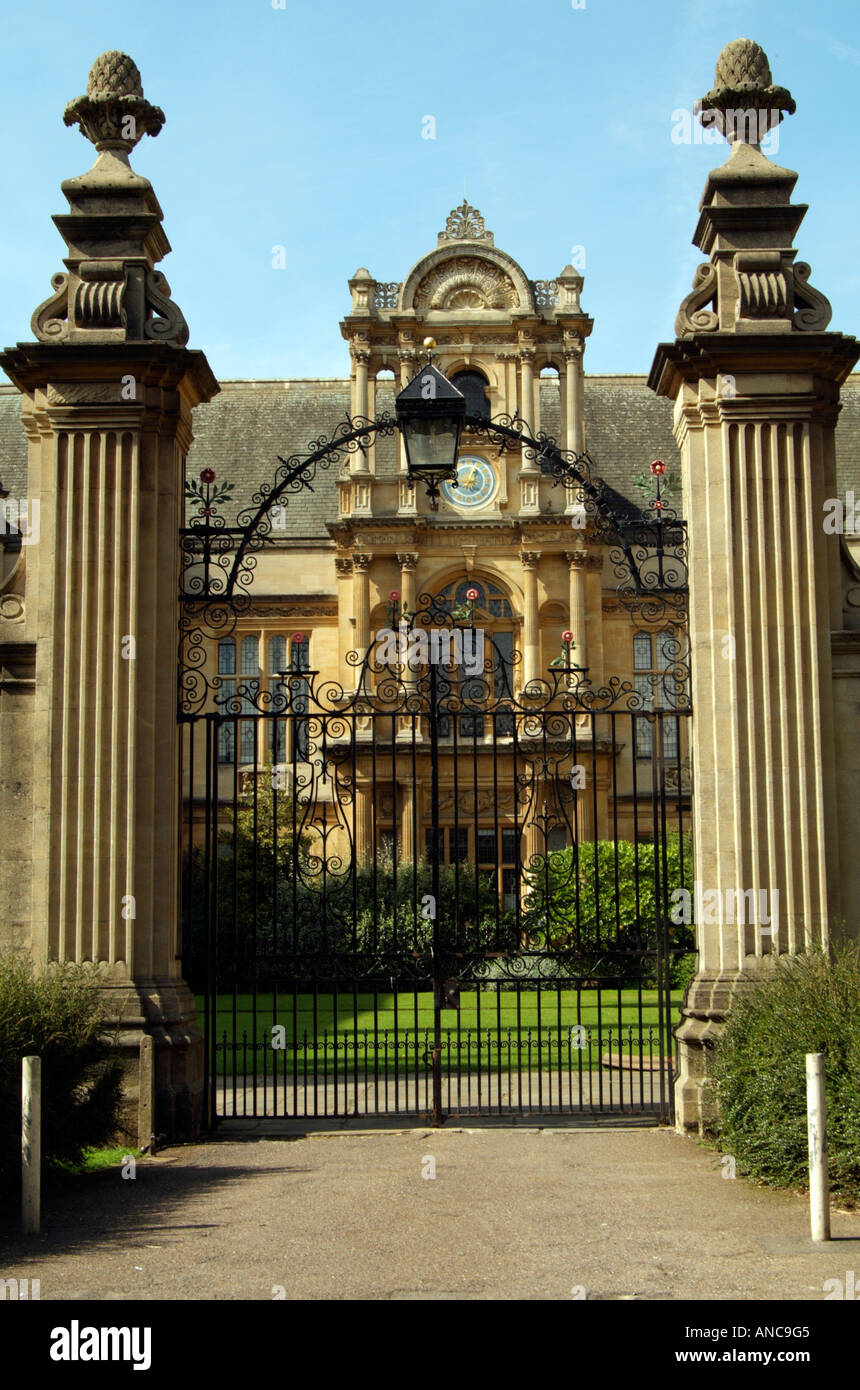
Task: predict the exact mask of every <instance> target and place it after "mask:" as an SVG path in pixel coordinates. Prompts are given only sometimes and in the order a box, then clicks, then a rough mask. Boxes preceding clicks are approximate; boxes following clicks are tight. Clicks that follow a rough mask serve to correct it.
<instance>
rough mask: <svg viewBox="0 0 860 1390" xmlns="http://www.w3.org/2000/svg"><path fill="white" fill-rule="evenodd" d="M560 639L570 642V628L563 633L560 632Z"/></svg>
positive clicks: (571, 634) (571, 636) (571, 635)
mask: <svg viewBox="0 0 860 1390" xmlns="http://www.w3.org/2000/svg"><path fill="white" fill-rule="evenodd" d="M561 640H562V642H572V641H573V633H572V632H571V631H570V630H568V631H567V632H563V633H562V634H561Z"/></svg>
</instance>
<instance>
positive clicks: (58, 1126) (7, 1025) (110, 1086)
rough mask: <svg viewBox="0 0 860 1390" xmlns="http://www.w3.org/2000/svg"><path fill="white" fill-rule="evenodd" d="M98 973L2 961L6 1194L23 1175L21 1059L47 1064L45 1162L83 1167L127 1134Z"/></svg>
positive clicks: (0, 1116)
mask: <svg viewBox="0 0 860 1390" xmlns="http://www.w3.org/2000/svg"><path fill="white" fill-rule="evenodd" d="M102 1027H103V1025H102V1007H101V999H100V993H99V989H98V985H97V984H96V982H95V980H94V978H93V975H92V971H87V970H85V968H84V967H82V966H77V965H71V964H68V965H53V966H51V967H50V968H49V969H47V970H41V971H37V970H36V968H35V967H34V964H33V961H32V960H31V958H30V957H29V956H27V955H25V954H24V953H23V952H9V953H6V954H0V1192H4V1193H6V1194H7V1195H8V1194H10V1193H13V1192H14V1191H16V1190H17V1187H18V1184H19V1182H20V1174H21V1058H22V1057H26V1056H30V1055H37V1056H40V1057H41V1058H42V1157H43V1161H45V1162H46V1163H56V1162H62V1161H65V1162H72V1163H76V1162H79V1161H80V1159H81V1155H82V1152H83V1150H84V1149H85V1148H88V1147H90V1146H96V1145H100V1144H103V1143H106V1142H108V1141H109V1140H111V1139H112V1138H113V1137H114V1136H115V1134H116V1132H117V1130H118V1128H119V1107H120V1102H121V1073H120V1069H119V1067H118V1066H117V1065H116V1063H112V1062H110V1061H109V1060H108V1055H109V1050H108V1043H107V1040H106V1039H105V1038H104V1037H103V1035H102Z"/></svg>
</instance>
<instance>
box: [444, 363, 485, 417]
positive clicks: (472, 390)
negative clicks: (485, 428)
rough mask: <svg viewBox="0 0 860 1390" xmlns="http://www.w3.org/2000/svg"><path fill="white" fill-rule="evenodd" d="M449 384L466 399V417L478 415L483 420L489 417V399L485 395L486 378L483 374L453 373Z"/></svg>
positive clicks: (470, 372)
mask: <svg viewBox="0 0 860 1390" xmlns="http://www.w3.org/2000/svg"><path fill="white" fill-rule="evenodd" d="M451 384H452V386H456V388H457V390H458V391H462V393H463V395H464V396H465V397H466V414H467V415H480V416H483V417H484V418H486V417H487V416H489V413H490V399H489V396H488V395H487V378H486V377H485V376H484V374H483V372H477V371H474V370H471V371H468V372H455V373H454V375H453V376H452V377H451Z"/></svg>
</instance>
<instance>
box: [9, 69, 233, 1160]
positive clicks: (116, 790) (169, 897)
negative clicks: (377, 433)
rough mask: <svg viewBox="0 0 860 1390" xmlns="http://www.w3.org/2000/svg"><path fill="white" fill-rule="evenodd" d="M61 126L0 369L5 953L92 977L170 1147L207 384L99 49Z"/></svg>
mask: <svg viewBox="0 0 860 1390" xmlns="http://www.w3.org/2000/svg"><path fill="white" fill-rule="evenodd" d="M64 119H65V122H66V124H67V125H73V124H74V125H77V126H79V127H80V130H81V132H82V134H83V135H85V136H86V138H87V139H88V140H90V141H91V142H92V143H93V144H94V145H95V148H96V160H95V163H94V164H93V166H92V168H91V169H90V170H89V171H88V172H87V173H85V174H82V175H80V177H78V178H73V179H68V180H66V182H65V183H64V184H63V193H64V194H65V197H66V199H67V201H68V204H69V211H68V212H67V213H63V214H61V215H60V216H57V217H55V218H54V222H55V223H56V226H57V228H58V230H59V232H60V234H61V236H62V237H63V239H64V241H65V243H66V247H67V253H66V257H65V261H64V264H65V270H64V271H62V272H60V273H59V274H56V275H54V276H53V279H52V282H51V283H52V287H53V292H52V294H51V296H50V298H48V299H46V300H45V302H44V303H43V304H41V305H40V306H39V307H38V308H37V309H36V311H35V313H34V315H33V319H32V329H33V335H34V338H35V341H34V342H29V343H19V344H18V345H17V347H13V348H9V349H7V350H6V351H5V352H4V353H3V354H2V356H0V362H2V365H3V368H4V369H5V371H6V372H7V373H8V375H9V376H10V378H11V379H12V381H13V382H14V383H15V385H16V386H17V387H18V388H19V389H20V391H21V393H22V400H23V403H22V414H23V424H24V429H25V431H26V435H27V440H28V446H29V454H28V469H29V479H28V491H29V495H30V497H37V498H38V499H39V501H40V519H41V534H40V538H39V542H38V544H36V545H32V546H29V547H28V548H27V550H26V551H25V552H24V554H25V556H26V562H25V563H24V562H22V563H21V564H19V566H18V567H17V568H16V569H15V571H14V572H13V573H12V575H10V576H9V577H8V578H7V580H6V582H5V584H4V595H3V597H4V600H8V599H10V598H14V599H15V600H16V601H15V602H14V603H13V604H11V605H10V604H9V603H8V602H5V603H4V605H3V607H2V609H0V611H2V613H3V614H4V615H7V616H4V617H2V618H0V649H2V654H3V662H4V666H5V668H6V672H7V673H8V672H9V671H10V670H11V672H12V674H13V675H14V677H15V679H14V680H13V681H10V682H8V683H4V692H3V706H4V707H3V718H4V745H5V747H6V748H7V749H8V750H9V761H8V763H7V769H8V771H7V775H6V776H5V777H4V778H3V781H2V785H0V818H2V820H3V822H4V824H7V825H11V824H16V825H17V826H18V827H19V834H20V837H21V838H20V842H19V843H18V844H17V845H16V846H15V850H14V852H12V851H11V849H10V848H9V847H7V850H6V852H4V853H3V855H2V859H0V908H2V921H3V923H4V927H5V931H6V933H8V936H9V938H10V940H9V941H8V942H7V941H6V940H4V941H3V944H4V945H6V944H15V945H20V946H28V945H29V947H30V949H31V950H32V953H33V954H34V956H35V957H36V959H37V960H42V961H45V960H49V961H84V962H90V963H92V966H93V968H94V969H95V970H96V971H97V972H98V976H99V978H100V980H101V982H102V985H103V987H104V990H105V992H106V994H107V997H108V1001H109V1011H108V1026H109V1028H112V1029H115V1030H116V1031H117V1036H118V1040H119V1045H120V1055H121V1056H122V1057H123V1059H124V1061H125V1063H126V1065H127V1070H128V1074H129V1076H128V1080H129V1086H128V1091H129V1095H130V1100H131V1101H132V1102H133V1101H134V1097H135V1093H136V1087H137V1056H138V1044H139V1040H140V1038H141V1036H142V1034H143V1033H144V1032H146V1033H149V1034H151V1035H152V1037H153V1039H154V1043H155V1057H156V1068H155V1069H156V1094H157V1106H156V1116H155V1123H156V1126H157V1127H159V1128H163V1129H165V1130H166V1131H168V1132H169V1133H171V1134H173V1135H177V1134H186V1135H190V1134H193V1133H195V1132H196V1130H197V1129H198V1127H199V1123H200V1107H201V1096H202V1057H203V1054H202V1040H201V1035H200V1031H199V1028H198V1027H197V1024H196V1021H195V1011H194V1001H193V999H192V996H191V994H190V992H189V990H188V988H187V986H186V984H185V983H184V981H183V979H182V976H181V970H180V964H179V942H178V923H179V910H178V887H179V803H180V790H179V789H180V783H179V745H178V738H177V725H176V665H177V628H178V617H177V593H178V583H179V556H178V543H177V531H178V528H179V526H180V525H181V508H182V488H183V466H184V459H185V455H186V453H187V451H188V448H189V446H190V444H191V439H192V432H191V413H192V410H193V408H194V406H195V405H197V404H198V403H199V402H201V401H207V400H209V399H210V398H211V397H212V396H213V395H215V393H216V392H217V391H218V385H217V383H216V381H215V379H214V377H213V375H212V372H211V370H210V368H209V364H208V362H207V360H206V358H205V356H204V354H203V353H202V352H197V351H192V350H189V349H188V348H187V347H186V346H185V344H186V343H187V341H188V327H187V325H186V323H185V320H184V318H183V316H182V314H181V313H180V311H179V309H178V308H177V306H176V305H175V304H174V302H173V300H172V299H171V296H170V287H169V285H168V283H167V281H166V279H165V277H164V275H163V274H162V273H161V271H159V270H157V269H156V265H157V263H158V262H159V261H160V260H161V259H162V257H164V256H165V255H167V253H168V252H169V250H170V245H169V243H168V241H167V238H166V236H165V234H164V230H163V228H162V225H161V224H162V212H161V208H160V207H159V204H158V200H157V198H156V196H155V193H154V192H153V189H152V185H151V184H150V182H149V180H148V179H145V178H142V177H141V176H140V175H139V174H136V173H135V172H134V170H133V169H132V168H131V165H130V163H129V154H130V153H131V151H132V149H133V148H134V146H135V145H136V144H137V142H138V141H139V140H140V139H141V138H142V136H143V135H144V134H148V135H152V136H155V135H158V133H159V131H160V129H161V127H162V125H163V123H164V115H163V113H162V112H161V111H160V109H159V108H158V107H157V106H153V105H152V104H151V103H150V102H149V101H147V100H146V99H145V98H144V95H143V89H142V86H141V79H140V73H139V72H138V70H137V68H136V66H135V64H134V63H133V62H132V60H131V59H130V58H128V57H126V56H125V55H123V54H120V53H105V54H103V55H102V57H101V58H99V59H98V60H97V62H96V63H95V64H94V65H93V68H92V71H91V72H90V75H89V81H88V83H87V91H86V95H85V96H82V97H79V98H78V99H77V100H76V101H72V102H70V103H69V105H68V106H67V107H66V110H65V116H64ZM25 568H26V572H25ZM31 864H32V867H31Z"/></svg>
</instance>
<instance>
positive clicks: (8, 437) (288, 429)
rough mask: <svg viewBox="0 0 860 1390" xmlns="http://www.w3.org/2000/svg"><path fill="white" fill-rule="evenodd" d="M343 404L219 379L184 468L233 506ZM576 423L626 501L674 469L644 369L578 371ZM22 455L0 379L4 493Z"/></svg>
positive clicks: (389, 387) (298, 519)
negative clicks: (231, 487) (224, 492)
mask: <svg viewBox="0 0 860 1390" xmlns="http://www.w3.org/2000/svg"><path fill="white" fill-rule="evenodd" d="M541 395H542V405H541V424H542V427H543V428H544V429H545V430H546V431H547V433H549V434H551V435H553V436H554V437H555V438H558V434H559V429H558V399H557V388H556V387H555V385H554V384H553V385H551V386H550V385H546V386H544V387H543V389H542V392H541ZM842 402H843V405H842V412H841V414H840V417H839V424H838V426H837V430H836V466H837V484H838V491H839V493H840V495H842V496H844V494H845V492H846V491H848V490H849V489H853V490H854V493H855V496H857V497H860V372H857V373H854V374H853V375H852V376H850V377H849V379H848V381H847V382H846V384H845V386H844V387H843V390H842ZM348 408H349V382H348V381H346V380H292V381H225V382H222V383H221V393H220V395H218V396H216V397H215V398H214V400H212V401H210V402H209V403H208V404H207V405H203V406H199V407H198V409H197V410H196V411H195V412H194V434H195V440H194V444H193V446H192V449H191V452H190V454H189V458H188V467H189V469H190V470H194V471H195V472H199V471H200V469H202V468H205V467H210V468H214V470H215V472H216V474H217V475H218V477H219V478H220V479H224V480H227V479H230V480H232V481H233V482H234V483H235V484H236V487H235V491H234V493H233V506H232V507H231V508H230V510H231V511H233V512H235V511H238V510H239V509H240V508H241V507H242V506H245V505H247V503H248V502H250V500H251V496H252V494H253V493H254V491H255V489H256V488H257V487H258V486H259V484H260V482H261V481H264V480H265V481H269V480H271V479H272V478H273V476H274V472H275V469H276V467H277V460H278V455H279V454H280V455H281V456H282V457H284V458H287V457H289V456H290V455H291V454H296V455H299V456H300V457H304V455H305V454H307V453H308V452H309V446H310V445H312V443H313V441H316V440H318V439H319V438H320V436H322V435H325V436H327V437H330V436H331V434H332V433H333V432H334V430H335V429H336V427H337V425H338V423H339V422H340V421H342V420H343V419H344V418H345V416H346V413H347V410H348ZM393 408H394V391H393V383H391V384H388V383H386V385H385V387H384V389H379V390H378V392H377V411H378V412H381V411H383V410H388V411H392V412H393ZM585 428H586V442H587V446H588V450H589V453H590V454H591V456H592V458H593V459H594V462H595V465H596V468H597V472H598V473H599V475H600V476H601V477H602V478H603V480H604V481H605V482H606V483H607V484H608V485H609V486H610V487H611V488H613V489H615V490H616V491H617V492H618V493H620V494H621V496H623V497H627V498H628V499H630V501H632V502H636V501H637V500H638V494H637V493H636V490H635V488H634V487H633V486H632V482H631V479H632V477H633V476H634V475H635V474H637V473H640V472H641V471H642V470H643V469H645V468H647V466H648V464H649V463H650V461H651V459H653V458H662V459H664V460H665V462H666V463H667V465H668V466H669V467H670V468H677V465H678V450H677V447H676V445H675V440H674V437H673V435H672V405H671V402H669V401H667V400H664V399H662V398H660V397H657V396H655V395H653V394H652V392H650V391H649V390H648V388H647V386H646V378H645V376H586V378H585ZM26 459H27V449H26V441H25V439H24V433H23V430H22V428H21V424H20V405H19V400H18V392H17V391H16V389H15V387H14V386H3V385H0V486H2V489H3V491H4V492H6V493H8V494H10V495H11V496H13V497H24V496H25V495H26ZM376 465H377V473H378V474H379V475H381V476H390V475H391V474H392V473H393V472H394V471H395V469H396V467H397V450H396V440H395V439H393V438H392V439H387V440H380V441H379V442H378V444H377V454H376ZM338 471H339V468H338V465H336V464H335V465H333V467H332V468H330V469H328V470H326V471H322V470H320V471H318V473H317V479H316V482H315V486H314V491H313V493H310V492H305V493H303V494H301V496H300V497H299V496H297V497H295V498H293V499H292V500H291V502H290V505H289V507H288V512H287V515H288V523H287V524H288V532H287V533H288V535H290V536H293V537H294V538H296V539H310V538H319V539H327V538H328V532H327V530H326V524H325V523H326V522H327V521H335V520H336V519H337V474H338ZM226 510H227V509H225V515H226ZM229 519H230V520H232V519H233V518H232V517H230V518H229Z"/></svg>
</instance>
